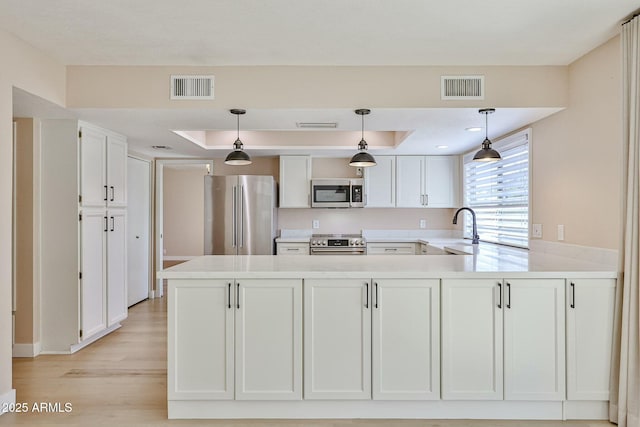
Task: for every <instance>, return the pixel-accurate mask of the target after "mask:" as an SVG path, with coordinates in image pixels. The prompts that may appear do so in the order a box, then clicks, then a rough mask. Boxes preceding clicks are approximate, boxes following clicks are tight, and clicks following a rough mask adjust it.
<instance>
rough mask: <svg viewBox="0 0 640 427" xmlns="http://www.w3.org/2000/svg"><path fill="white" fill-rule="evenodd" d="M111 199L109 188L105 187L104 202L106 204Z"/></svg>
mask: <svg viewBox="0 0 640 427" xmlns="http://www.w3.org/2000/svg"><path fill="white" fill-rule="evenodd" d="M107 199H109V187H107V186H106V185H105V186H104V201H105V202H106V201H107Z"/></svg>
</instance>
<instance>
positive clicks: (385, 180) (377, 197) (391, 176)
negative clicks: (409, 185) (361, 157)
mask: <svg viewBox="0 0 640 427" xmlns="http://www.w3.org/2000/svg"><path fill="white" fill-rule="evenodd" d="M376 163H377V164H376V166H374V167H371V168H365V169H364V192H365V193H364V194H365V196H364V197H365V207H368V208H394V207H395V206H396V157H395V156H376Z"/></svg>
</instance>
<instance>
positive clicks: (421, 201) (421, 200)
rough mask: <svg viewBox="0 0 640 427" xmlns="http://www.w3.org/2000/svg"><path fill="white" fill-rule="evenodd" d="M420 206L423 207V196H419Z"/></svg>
mask: <svg viewBox="0 0 640 427" xmlns="http://www.w3.org/2000/svg"><path fill="white" fill-rule="evenodd" d="M420 206H424V194H421V195H420Z"/></svg>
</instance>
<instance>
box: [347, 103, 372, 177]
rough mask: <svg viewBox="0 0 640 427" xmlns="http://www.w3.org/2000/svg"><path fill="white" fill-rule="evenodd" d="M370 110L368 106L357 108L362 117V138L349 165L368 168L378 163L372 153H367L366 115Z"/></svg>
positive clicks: (357, 112)
mask: <svg viewBox="0 0 640 427" xmlns="http://www.w3.org/2000/svg"><path fill="white" fill-rule="evenodd" d="M370 112H371V110H368V109H366V108H360V109H358V110H356V114H357V115H359V116H360V117H362V138H361V139H360V142H359V143H358V150H359V151H358V152H357V153H356V154H355V155H354V156H353V157H352V158H351V161H350V162H349V166H355V167H364V168H366V167H369V166H375V165H376V159H374V158H373V156H372V155H371V154H369V153H367V148H368V147H369V146H368V145H367V141H365V140H364V116H366V115H367V114H369V113H370Z"/></svg>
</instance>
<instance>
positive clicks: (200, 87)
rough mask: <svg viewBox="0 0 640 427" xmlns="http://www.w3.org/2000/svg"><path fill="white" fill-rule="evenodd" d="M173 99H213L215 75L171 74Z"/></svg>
mask: <svg viewBox="0 0 640 427" xmlns="http://www.w3.org/2000/svg"><path fill="white" fill-rule="evenodd" d="M171 99H202V100H208V99H213V76H193V75H192V76H186V75H174V76H171Z"/></svg>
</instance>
